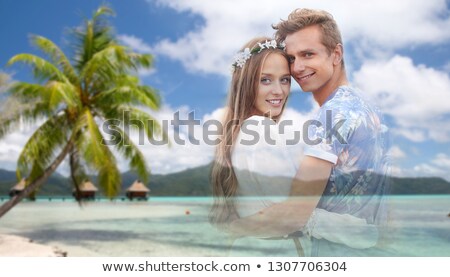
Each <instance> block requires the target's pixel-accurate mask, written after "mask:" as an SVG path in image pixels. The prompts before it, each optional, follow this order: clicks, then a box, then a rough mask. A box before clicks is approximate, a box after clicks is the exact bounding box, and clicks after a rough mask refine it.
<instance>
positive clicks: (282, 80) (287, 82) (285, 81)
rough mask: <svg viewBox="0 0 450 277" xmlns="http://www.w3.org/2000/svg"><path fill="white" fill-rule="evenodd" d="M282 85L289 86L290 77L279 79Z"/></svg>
mask: <svg viewBox="0 0 450 277" xmlns="http://www.w3.org/2000/svg"><path fill="white" fill-rule="evenodd" d="M281 83H282V84H290V83H291V77H284V78H282V79H281Z"/></svg>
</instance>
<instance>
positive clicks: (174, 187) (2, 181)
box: [0, 164, 450, 197]
mask: <svg viewBox="0 0 450 277" xmlns="http://www.w3.org/2000/svg"><path fill="white" fill-rule="evenodd" d="M210 168H211V165H210V164H209V165H204V166H199V167H196V168H191V169H187V170H184V171H180V172H176V173H170V174H165V175H162V174H153V175H151V176H150V181H149V182H148V183H147V184H146V185H147V187H148V188H149V189H150V190H151V192H150V196H210V195H211V187H210V185H209V173H210ZM269 178H270V177H269ZM137 179H138V177H137V175H136V174H135V173H133V172H124V173H122V189H121V193H120V195H119V196H118V197H123V196H124V195H125V191H126V189H127V188H128V187H129V186H130V185H131V184H132V183H133V182H134V181H135V180H137ZM276 180H280V179H279V178H276V179H275V178H274V182H277V181H276ZM91 181H92V182H93V183H94V184H96V180H95V177H92V179H91ZM16 183H17V179H16V173H15V172H13V171H8V170H4V169H0V196H1V197H6V196H8V194H9V190H10V189H11V188H12V187H13V186H14V185H15V184H16ZM72 190H73V187H72V185H71V182H70V179H69V178H68V177H64V176H62V175H60V174H54V175H53V176H51V177H50V178H49V179H48V181H47V182H46V184H44V185H43V186H42V187H41V189H40V190H39V191H38V192H37V194H36V195H37V196H50V197H72ZM391 194H394V195H414V194H450V182H448V181H446V180H444V179H442V178H438V177H421V178H398V177H392V186H391ZM98 196H100V197H103V195H102V193H101V191H99V194H98Z"/></svg>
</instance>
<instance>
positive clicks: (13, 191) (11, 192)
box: [9, 178, 26, 197]
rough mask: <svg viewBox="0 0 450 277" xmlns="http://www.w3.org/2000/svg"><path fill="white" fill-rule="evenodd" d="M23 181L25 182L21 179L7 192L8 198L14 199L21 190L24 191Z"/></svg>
mask: <svg viewBox="0 0 450 277" xmlns="http://www.w3.org/2000/svg"><path fill="white" fill-rule="evenodd" d="M25 181H26V180H25V178H23V179H22V180H20V182H19V183H17V184H16V185H15V186H14V187H12V188H11V189H10V190H9V196H10V197H14V196H16V195H18V194H19V193H21V192H22V190H24V189H25Z"/></svg>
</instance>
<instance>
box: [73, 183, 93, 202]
mask: <svg viewBox="0 0 450 277" xmlns="http://www.w3.org/2000/svg"><path fill="white" fill-rule="evenodd" d="M97 191H98V189H97V188H96V187H95V186H94V184H93V183H91V182H90V181H84V182H83V183H82V184H81V185H80V187H79V191H78V193H77V190H76V189H74V190H73V193H72V195H73V197H75V198H76V199H77V200H82V199H86V200H94V199H95V193H96V192H97Z"/></svg>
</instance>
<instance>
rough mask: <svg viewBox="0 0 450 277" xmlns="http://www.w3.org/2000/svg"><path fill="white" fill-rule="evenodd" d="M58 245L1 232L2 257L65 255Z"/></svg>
mask: <svg viewBox="0 0 450 277" xmlns="http://www.w3.org/2000/svg"><path fill="white" fill-rule="evenodd" d="M66 255H67V253H66V252H64V251H62V250H60V249H59V248H57V247H52V246H47V245H42V244H37V243H34V242H33V241H31V240H30V239H27V238H23V237H19V236H13V235H2V234H0V257H65V256H66Z"/></svg>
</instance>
